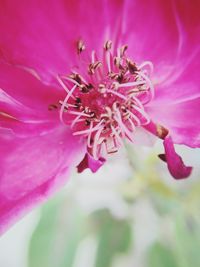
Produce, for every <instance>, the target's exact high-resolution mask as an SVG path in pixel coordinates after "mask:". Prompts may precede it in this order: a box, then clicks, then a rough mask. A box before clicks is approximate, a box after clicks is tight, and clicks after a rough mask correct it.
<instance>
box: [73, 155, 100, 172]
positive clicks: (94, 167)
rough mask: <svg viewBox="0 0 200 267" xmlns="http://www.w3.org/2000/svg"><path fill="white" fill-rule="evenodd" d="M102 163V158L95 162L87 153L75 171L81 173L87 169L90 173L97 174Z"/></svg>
mask: <svg viewBox="0 0 200 267" xmlns="http://www.w3.org/2000/svg"><path fill="white" fill-rule="evenodd" d="M104 163H105V159H104V158H99V159H98V160H95V159H94V158H93V157H92V156H91V155H90V154H89V153H86V154H85V156H84V158H83V160H82V161H81V162H80V163H79V164H78V166H77V169H78V172H79V173H80V172H83V171H84V170H85V169H87V168H89V169H90V170H91V171H92V172H97V171H98V169H99V168H100V167H101V166H102V165H103V164H104Z"/></svg>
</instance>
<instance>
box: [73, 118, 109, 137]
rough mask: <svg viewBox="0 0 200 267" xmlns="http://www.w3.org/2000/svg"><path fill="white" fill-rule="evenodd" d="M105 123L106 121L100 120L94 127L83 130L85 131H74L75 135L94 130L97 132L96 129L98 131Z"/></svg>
mask: <svg viewBox="0 0 200 267" xmlns="http://www.w3.org/2000/svg"><path fill="white" fill-rule="evenodd" d="M103 123H104V121H103V120H102V121H100V122H99V123H98V124H97V125H96V126H95V127H94V128H92V129H88V130H83V131H77V132H74V133H73V135H81V134H89V133H92V132H95V131H98V130H99V128H101V127H100V126H101V125H102V124H103Z"/></svg>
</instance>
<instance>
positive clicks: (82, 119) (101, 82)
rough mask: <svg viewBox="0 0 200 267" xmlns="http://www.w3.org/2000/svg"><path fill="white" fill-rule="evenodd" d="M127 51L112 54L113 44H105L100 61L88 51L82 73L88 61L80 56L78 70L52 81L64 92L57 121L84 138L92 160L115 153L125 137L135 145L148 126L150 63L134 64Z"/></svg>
mask: <svg viewBox="0 0 200 267" xmlns="http://www.w3.org/2000/svg"><path fill="white" fill-rule="evenodd" d="M127 49H128V46H127V45H124V46H121V47H120V48H118V49H115V51H116V52H113V51H112V42H111V41H107V42H105V44H104V47H103V53H102V54H101V53H100V55H102V56H101V57H99V55H97V53H96V51H94V50H93V51H92V52H91V56H90V62H88V64H87V65H86V69H85V70H83V67H84V66H85V64H86V63H87V62H85V59H84V62H83V59H81V58H80V57H79V59H80V66H79V65H78V66H75V67H74V70H72V71H71V74H69V75H68V76H60V75H58V76H57V77H56V78H57V81H58V83H59V85H60V86H62V88H63V89H64V90H65V92H66V97H65V98H64V100H60V101H59V104H60V105H59V104H58V103H55V105H56V107H57V108H58V109H59V117H60V120H61V122H62V123H65V124H67V125H68V126H70V127H71V129H73V135H74V136H82V138H84V139H85V141H86V143H87V149H88V152H89V153H90V154H91V155H92V156H93V157H94V158H95V159H98V158H99V157H101V156H102V155H104V154H106V155H108V154H112V153H115V152H116V151H117V150H118V149H119V148H120V146H122V145H123V139H124V138H128V139H129V140H130V141H131V142H134V132H135V130H136V127H141V126H144V125H146V124H148V123H150V118H149V116H148V114H147V113H146V111H145V108H144V105H145V104H146V103H147V102H149V101H150V100H151V99H152V98H153V97H154V86H153V83H152V81H151V78H150V75H151V73H152V72H153V64H152V62H150V61H144V62H142V63H141V64H140V65H137V64H136V63H135V62H134V61H133V60H132V59H129V58H128V57H127ZM83 50H85V44H84V43H83V41H82V40H79V41H78V42H77V52H78V54H79V55H80V54H81V53H82V52H83ZM77 70H79V71H77ZM81 72H82V73H81ZM69 88H71V89H69ZM51 107H54V104H53V105H49V109H51ZM64 113H65V114H66V115H67V117H66V120H64Z"/></svg>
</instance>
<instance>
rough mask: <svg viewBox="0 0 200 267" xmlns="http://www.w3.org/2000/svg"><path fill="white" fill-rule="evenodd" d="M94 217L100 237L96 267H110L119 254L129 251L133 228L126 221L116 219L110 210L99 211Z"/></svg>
mask: <svg viewBox="0 0 200 267" xmlns="http://www.w3.org/2000/svg"><path fill="white" fill-rule="evenodd" d="M93 216H94V219H95V220H94V221H95V222H96V230H97V236H98V247H97V257H96V263H95V267H109V266H111V264H112V260H113V259H114V257H115V256H116V255H117V254H119V253H125V252H127V250H128V249H129V247H130V244H131V236H132V231H131V227H130V224H129V223H128V222H127V221H126V220H119V219H116V218H114V217H113V216H112V215H111V214H110V213H109V211H108V210H101V211H98V212H96V213H95V214H93Z"/></svg>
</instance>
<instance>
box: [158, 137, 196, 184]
mask: <svg viewBox="0 0 200 267" xmlns="http://www.w3.org/2000/svg"><path fill="white" fill-rule="evenodd" d="M163 144H164V148H165V154H161V155H159V157H160V158H161V159H162V160H164V161H166V162H167V166H168V169H169V171H170V173H171V175H172V176H173V177H174V178H175V179H177V180H179V179H184V178H187V177H188V176H189V175H190V174H191V171H192V167H187V166H185V165H184V162H183V160H182V159H181V157H180V156H179V155H178V154H177V153H176V151H175V149H174V145H173V142H172V139H171V137H170V136H169V135H168V136H167V137H165V139H164V142H163Z"/></svg>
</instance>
